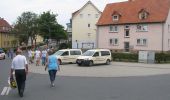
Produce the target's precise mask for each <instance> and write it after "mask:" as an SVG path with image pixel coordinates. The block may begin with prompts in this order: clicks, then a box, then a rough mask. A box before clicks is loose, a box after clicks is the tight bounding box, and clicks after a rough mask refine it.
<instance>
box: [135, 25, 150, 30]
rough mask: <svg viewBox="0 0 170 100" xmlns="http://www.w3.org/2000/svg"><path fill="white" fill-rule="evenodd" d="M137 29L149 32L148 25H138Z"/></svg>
mask: <svg viewBox="0 0 170 100" xmlns="http://www.w3.org/2000/svg"><path fill="white" fill-rule="evenodd" d="M137 31H138V32H147V31H148V25H137Z"/></svg>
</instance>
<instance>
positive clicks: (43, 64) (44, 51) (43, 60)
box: [41, 48, 47, 66]
mask: <svg viewBox="0 0 170 100" xmlns="http://www.w3.org/2000/svg"><path fill="white" fill-rule="evenodd" d="M46 55H47V51H46V50H45V48H44V49H43V50H42V53H41V59H42V66H45V63H46Z"/></svg>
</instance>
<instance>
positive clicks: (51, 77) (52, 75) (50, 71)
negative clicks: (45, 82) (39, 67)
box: [48, 70, 57, 82]
mask: <svg viewBox="0 0 170 100" xmlns="http://www.w3.org/2000/svg"><path fill="white" fill-rule="evenodd" d="M48 73H49V76H50V81H51V82H54V81H55V76H56V73H57V70H49V71H48Z"/></svg>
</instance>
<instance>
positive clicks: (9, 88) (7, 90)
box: [1, 87, 11, 95]
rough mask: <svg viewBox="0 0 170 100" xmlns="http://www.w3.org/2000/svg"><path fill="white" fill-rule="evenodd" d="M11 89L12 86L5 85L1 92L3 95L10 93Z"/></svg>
mask: <svg viewBox="0 0 170 100" xmlns="http://www.w3.org/2000/svg"><path fill="white" fill-rule="evenodd" d="M10 91H11V87H4V88H3V90H2V92H1V95H8V94H9V92H10Z"/></svg>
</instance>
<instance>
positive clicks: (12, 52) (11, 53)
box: [9, 48, 14, 59]
mask: <svg viewBox="0 0 170 100" xmlns="http://www.w3.org/2000/svg"><path fill="white" fill-rule="evenodd" d="M9 52H10V56H11V59H13V57H14V50H13V49H12V48H11V49H10V51H9Z"/></svg>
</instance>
